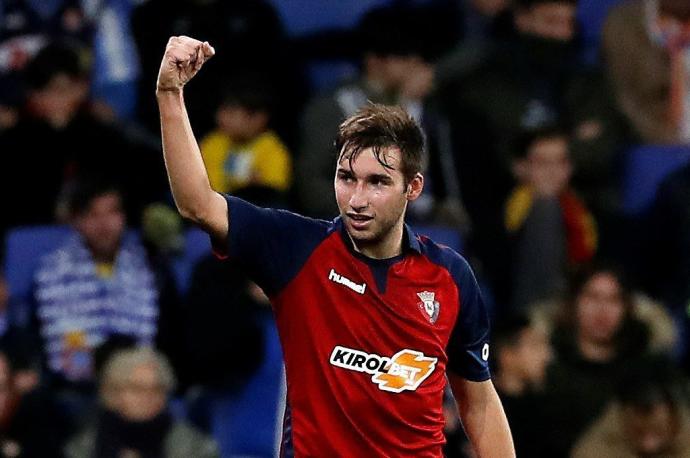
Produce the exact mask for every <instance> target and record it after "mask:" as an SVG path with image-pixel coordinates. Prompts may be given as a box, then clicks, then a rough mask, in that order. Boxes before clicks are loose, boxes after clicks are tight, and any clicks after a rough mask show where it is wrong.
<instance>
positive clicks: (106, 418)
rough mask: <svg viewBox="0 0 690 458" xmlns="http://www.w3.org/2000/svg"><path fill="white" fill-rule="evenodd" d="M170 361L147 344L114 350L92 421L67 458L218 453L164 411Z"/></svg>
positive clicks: (70, 445)
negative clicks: (144, 346) (119, 350)
mask: <svg viewBox="0 0 690 458" xmlns="http://www.w3.org/2000/svg"><path fill="white" fill-rule="evenodd" d="M174 385H175V377H174V375H173V372H172V369H171V368H170V365H169V363H168V362H167V360H166V359H165V357H163V356H162V355H161V354H159V353H156V352H155V351H153V350H151V349H148V348H137V349H132V350H123V351H121V352H118V353H115V354H114V355H113V356H112V358H111V359H110V360H109V361H108V362H107V363H106V365H105V367H104V368H103V374H102V376H101V379H100V396H99V397H100V405H99V409H98V412H97V415H96V418H95V421H94V422H93V423H91V424H89V425H87V426H86V427H85V428H84V430H83V431H82V432H80V433H79V434H77V435H76V436H75V437H74V438H73V439H71V440H70V441H69V443H68V444H67V446H66V447H65V454H66V456H67V457H68V458H91V457H94V456H97V457H99V458H122V457H142V458H144V457H146V458H148V457H161V458H177V457H179V458H183V457H184V458H187V457H190V456H194V457H199V458H205V457H215V456H218V451H217V446H216V444H215V443H214V442H213V441H212V440H211V439H210V438H207V437H205V436H204V435H202V434H201V433H200V432H198V431H196V430H195V429H193V428H192V427H190V426H188V425H187V424H185V423H183V422H180V421H178V420H176V419H174V418H173V417H172V416H171V414H170V412H169V411H168V409H167V405H168V398H169V396H170V393H171V392H172V390H173V388H174Z"/></svg>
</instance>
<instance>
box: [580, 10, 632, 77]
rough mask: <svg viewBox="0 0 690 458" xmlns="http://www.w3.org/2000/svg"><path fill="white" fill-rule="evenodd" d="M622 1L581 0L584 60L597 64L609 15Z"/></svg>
mask: <svg viewBox="0 0 690 458" xmlns="http://www.w3.org/2000/svg"><path fill="white" fill-rule="evenodd" d="M621 1H622V0H580V1H579V2H578V12H577V19H578V22H579V25H580V32H581V36H582V41H583V47H584V52H583V54H584V56H583V57H584V60H585V62H586V63H588V64H595V63H596V62H597V60H598V58H599V46H600V43H601V33H602V30H603V28H604V23H605V22H606V18H607V17H608V14H609V12H610V10H611V8H613V7H614V6H616V5H617V4H618V3H620V2H621Z"/></svg>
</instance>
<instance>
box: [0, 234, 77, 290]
mask: <svg viewBox="0 0 690 458" xmlns="http://www.w3.org/2000/svg"><path fill="white" fill-rule="evenodd" d="M71 233H72V229H71V228H70V227H69V226H25V227H18V228H16V229H12V230H10V231H9V232H8V233H7V236H6V238H5V265H4V270H5V277H6V279H7V284H8V285H9V288H10V295H11V297H12V298H18V299H26V298H27V297H28V295H29V293H30V292H31V282H32V281H33V275H34V271H35V270H36V268H37V267H38V262H39V260H40V259H41V257H42V256H43V255H44V254H47V253H50V252H51V251H53V250H55V249H56V248H57V247H58V246H60V244H61V243H62V242H63V240H65V238H66V237H67V236H68V235H69V234H71Z"/></svg>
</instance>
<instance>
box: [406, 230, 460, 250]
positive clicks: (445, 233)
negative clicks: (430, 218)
mask: <svg viewBox="0 0 690 458" xmlns="http://www.w3.org/2000/svg"><path fill="white" fill-rule="evenodd" d="M412 230H413V231H415V232H416V233H417V234H419V235H426V236H427V237H429V238H430V239H431V240H433V241H434V242H436V243H439V244H441V245H446V246H447V247H450V248H452V249H454V250H455V251H457V252H458V253H462V250H463V248H464V242H463V239H462V235H461V234H460V232H459V231H458V230H456V229H453V228H452V227H448V226H433V225H430V226H423V225H413V226H412Z"/></svg>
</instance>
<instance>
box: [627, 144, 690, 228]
mask: <svg viewBox="0 0 690 458" xmlns="http://www.w3.org/2000/svg"><path fill="white" fill-rule="evenodd" d="M625 162H626V163H625V174H624V179H623V210H624V212H625V213H627V214H629V215H634V214H639V213H641V212H643V211H644V210H646V209H647V208H648V207H649V206H650V205H651V204H652V202H653V201H654V198H655V196H656V192H657V189H658V187H659V185H660V184H661V182H662V181H663V180H664V178H666V177H667V176H668V175H670V174H671V173H673V172H674V171H676V170H678V169H679V168H681V167H682V166H684V165H685V164H688V163H690V146H655V145H646V146H640V147H637V148H633V149H631V150H629V151H628V152H627V153H626V156H625Z"/></svg>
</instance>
